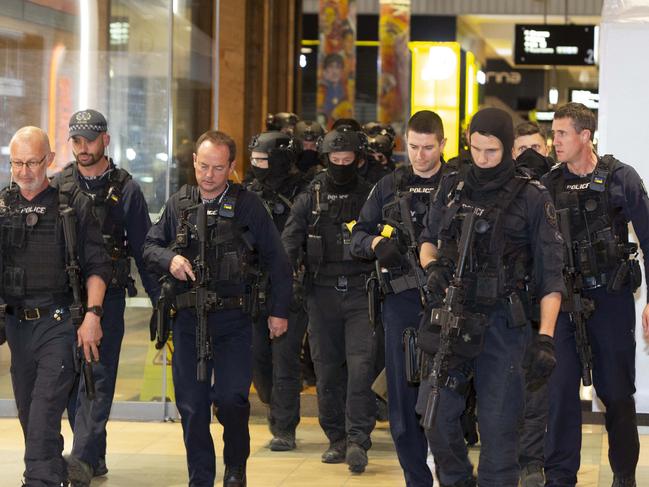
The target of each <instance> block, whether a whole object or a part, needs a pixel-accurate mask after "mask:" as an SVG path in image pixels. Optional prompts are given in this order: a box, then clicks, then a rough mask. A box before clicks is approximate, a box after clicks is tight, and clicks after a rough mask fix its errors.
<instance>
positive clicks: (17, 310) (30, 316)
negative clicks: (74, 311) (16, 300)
mask: <svg viewBox="0 0 649 487" xmlns="http://www.w3.org/2000/svg"><path fill="white" fill-rule="evenodd" d="M1 308H4V309H3V310H1V311H0V321H4V318H5V316H6V315H9V316H14V317H16V318H17V319H18V320H20V321H36V320H40V319H41V318H45V317H48V316H53V317H54V318H55V319H57V320H60V315H61V314H62V313H63V312H64V311H67V309H68V307H67V306H57V305H52V306H39V307H36V308H25V307H23V306H14V305H11V304H3V305H1V306H0V309H1Z"/></svg>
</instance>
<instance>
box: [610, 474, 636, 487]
mask: <svg viewBox="0 0 649 487" xmlns="http://www.w3.org/2000/svg"><path fill="white" fill-rule="evenodd" d="M611 487H636V483H635V475H618V474H614V475H613V485H612V486H611Z"/></svg>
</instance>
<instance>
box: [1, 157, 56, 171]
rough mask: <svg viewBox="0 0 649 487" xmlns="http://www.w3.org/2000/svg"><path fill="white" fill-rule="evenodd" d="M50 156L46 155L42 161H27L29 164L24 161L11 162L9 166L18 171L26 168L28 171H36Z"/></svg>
mask: <svg viewBox="0 0 649 487" xmlns="http://www.w3.org/2000/svg"><path fill="white" fill-rule="evenodd" d="M48 155H49V154H45V155H44V156H43V157H42V158H41V160H40V161H27V162H22V161H12V160H10V161H9V164H11V165H12V166H13V167H15V168H16V169H21V168H23V167H25V166H27V168H28V169H36V168H37V167H38V166H40V165H41V164H43V161H44V160H45V158H46V157H47V156H48Z"/></svg>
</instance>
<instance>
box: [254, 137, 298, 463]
mask: <svg viewBox="0 0 649 487" xmlns="http://www.w3.org/2000/svg"><path fill="white" fill-rule="evenodd" d="M248 148H249V149H250V151H251V154H250V162H251V169H252V173H253V175H254V179H253V180H252V182H251V183H249V184H248V186H247V189H248V190H249V191H253V192H255V193H257V195H258V196H259V197H260V198H261V200H262V201H263V203H264V205H265V206H266V208H267V209H268V211H269V213H270V214H271V216H272V218H273V222H274V223H275V227H276V228H277V230H278V231H279V232H281V231H282V230H283V228H284V224H285V223H286V220H287V219H288V216H289V213H290V210H291V206H292V205H293V201H294V199H295V197H296V196H297V195H298V193H300V192H301V191H302V190H303V189H305V188H306V185H307V182H306V180H305V179H304V176H303V175H302V173H300V172H299V171H298V170H297V169H296V168H295V160H296V146H295V141H294V139H293V136H291V135H290V134H287V133H285V132H280V131H276V130H275V131H270V132H263V133H261V134H259V135H257V136H255V137H253V139H252V141H251V142H250V145H249V146H248ZM294 294H296V293H294ZM266 295H267V296H268V295H272V290H266ZM296 296H297V295H296ZM296 296H294V299H293V300H292V302H291V309H290V314H289V326H288V331H287V333H286V334H285V335H284V336H282V337H281V338H280V339H274V340H271V339H270V337H269V334H268V326H267V320H268V315H267V314H266V313H264V312H261V313H260V315H259V317H258V319H257V321H256V322H255V323H254V326H253V334H252V336H253V340H252V351H253V367H252V380H253V383H254V385H255V389H256V390H257V393H258V395H259V399H260V400H261V401H262V402H263V403H264V404H267V405H268V406H269V411H268V423H269V428H270V431H271V433H272V434H273V439H272V440H271V442H270V445H269V447H270V449H271V451H288V450H293V449H294V448H295V428H296V427H297V425H298V423H299V421H300V390H301V385H300V348H301V344H302V339H303V337H304V333H305V330H306V313H305V312H304V309H303V306H301V304H300V303H297V302H296Z"/></svg>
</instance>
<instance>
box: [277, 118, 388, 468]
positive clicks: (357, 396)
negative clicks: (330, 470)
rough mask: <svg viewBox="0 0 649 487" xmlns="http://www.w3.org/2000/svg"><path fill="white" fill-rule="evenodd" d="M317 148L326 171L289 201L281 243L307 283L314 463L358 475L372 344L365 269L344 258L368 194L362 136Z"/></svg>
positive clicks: (363, 456)
mask: <svg viewBox="0 0 649 487" xmlns="http://www.w3.org/2000/svg"><path fill="white" fill-rule="evenodd" d="M318 147H319V153H320V156H321V157H322V158H323V160H324V161H325V162H326V165H327V170H326V171H324V172H322V173H320V174H318V175H317V176H316V177H315V179H314V180H313V182H312V183H311V185H310V187H309V189H308V190H307V191H305V192H304V193H302V194H300V195H299V196H298V197H297V199H296V200H295V204H294V205H293V208H292V209H291V216H290V217H289V219H288V222H287V223H286V226H285V227H284V232H283V233H282V242H283V243H284V248H285V249H286V253H287V254H288V256H289V259H290V260H291V262H292V263H293V265H294V268H295V271H296V273H298V272H299V270H300V268H301V267H302V266H304V270H305V271H306V281H307V282H308V283H309V286H308V288H307V303H308V306H307V309H308V313H309V343H310V345H311V356H312V358H313V363H314V366H315V372H316V380H317V393H318V415H319V420H320V426H321V427H322V429H323V430H324V432H325V434H326V435H327V438H328V440H329V447H328V448H327V449H326V451H325V452H324V453H323V454H322V462H324V463H343V462H346V463H347V465H348V466H349V470H350V471H351V472H352V473H362V472H363V471H364V470H365V466H366V465H367V461H368V460H367V450H369V448H370V447H371V445H372V442H371V440H370V434H371V432H372V430H373V429H374V424H375V416H376V402H375V399H374V393H373V392H372V389H371V386H372V382H373V380H374V378H375V376H376V373H375V368H374V363H375V356H374V354H375V343H374V340H375V339H374V331H373V330H372V328H371V326H370V323H369V313H368V302H367V296H366V293H365V283H366V281H367V278H368V277H369V275H370V273H371V271H372V268H373V265H372V264H371V263H369V262H360V261H355V260H353V259H352V256H351V254H350V241H351V232H352V228H353V226H354V224H355V223H356V220H357V219H358V214H359V211H360V209H361V207H362V206H363V203H364V202H365V200H366V199H367V195H368V194H369V192H370V186H369V184H368V183H367V182H365V181H364V180H363V179H362V178H360V177H359V176H358V159H359V158H360V157H362V156H363V154H364V152H365V136H364V134H362V133H361V132H359V131H355V130H353V129H351V128H350V127H341V128H339V129H334V130H332V131H331V132H329V133H328V134H327V135H325V136H324V138H321V139H320V140H319V141H318ZM301 255H304V257H303V259H302V258H301Z"/></svg>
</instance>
